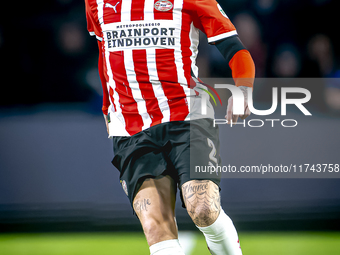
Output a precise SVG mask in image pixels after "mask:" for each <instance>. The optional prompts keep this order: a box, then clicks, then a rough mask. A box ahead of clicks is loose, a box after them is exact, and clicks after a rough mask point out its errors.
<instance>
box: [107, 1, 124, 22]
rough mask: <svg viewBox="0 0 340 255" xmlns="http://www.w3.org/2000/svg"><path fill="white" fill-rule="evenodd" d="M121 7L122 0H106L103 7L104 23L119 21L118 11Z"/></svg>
mask: <svg viewBox="0 0 340 255" xmlns="http://www.w3.org/2000/svg"><path fill="white" fill-rule="evenodd" d="M121 8H122V0H108V1H106V3H105V4H104V7H103V19H104V24H108V23H112V22H120V21H121V18H120V11H121Z"/></svg>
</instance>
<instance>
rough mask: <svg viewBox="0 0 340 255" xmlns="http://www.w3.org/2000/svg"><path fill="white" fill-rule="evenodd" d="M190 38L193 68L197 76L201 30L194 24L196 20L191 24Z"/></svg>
mask: <svg viewBox="0 0 340 255" xmlns="http://www.w3.org/2000/svg"><path fill="white" fill-rule="evenodd" d="M189 38H190V39H191V44H190V50H191V56H190V59H191V70H192V71H193V73H194V75H195V77H198V67H197V66H196V57H197V54H198V43H199V31H198V29H197V28H196V27H195V26H194V22H191V24H190V32H189Z"/></svg>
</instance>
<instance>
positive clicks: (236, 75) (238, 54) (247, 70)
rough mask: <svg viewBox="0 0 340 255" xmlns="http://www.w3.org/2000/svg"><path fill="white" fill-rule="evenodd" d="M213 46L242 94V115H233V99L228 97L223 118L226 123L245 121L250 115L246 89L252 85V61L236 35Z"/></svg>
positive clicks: (253, 73)
mask: <svg viewBox="0 0 340 255" xmlns="http://www.w3.org/2000/svg"><path fill="white" fill-rule="evenodd" d="M215 45H216V47H217V48H218V49H219V51H220V52H221V53H222V55H223V56H224V58H225V59H226V60H227V61H228V63H229V67H230V68H231V71H232V76H233V79H234V81H235V85H236V86H237V87H239V88H240V89H241V90H242V92H243V94H244V109H245V111H244V114H243V115H233V97H230V98H229V100H228V108H227V115H226V116H225V117H226V119H227V120H228V123H230V122H231V121H233V122H237V119H238V117H240V118H241V119H245V118H247V117H248V116H249V115H250V110H249V108H248V93H247V90H248V89H247V88H249V87H250V88H252V87H253V84H254V78H255V65H254V61H253V59H252V57H251V55H250V53H249V51H248V50H247V49H246V48H245V47H244V46H243V44H242V43H241V41H240V39H239V37H238V36H237V35H236V36H232V37H228V38H226V39H224V40H221V41H219V42H216V43H215Z"/></svg>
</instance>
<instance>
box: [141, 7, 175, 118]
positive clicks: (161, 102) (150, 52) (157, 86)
mask: <svg viewBox="0 0 340 255" xmlns="http://www.w3.org/2000/svg"><path fill="white" fill-rule="evenodd" d="M146 2H147V1H146ZM146 60H147V66H148V73H149V79H150V80H149V81H150V82H151V84H152V88H153V92H154V93H155V97H156V98H157V101H158V106H159V108H160V110H161V112H162V114H163V119H162V123H163V122H168V121H170V108H169V104H168V99H167V97H166V96H165V94H164V90H163V88H162V84H161V82H160V81H159V78H158V73H157V67H156V50H155V49H146Z"/></svg>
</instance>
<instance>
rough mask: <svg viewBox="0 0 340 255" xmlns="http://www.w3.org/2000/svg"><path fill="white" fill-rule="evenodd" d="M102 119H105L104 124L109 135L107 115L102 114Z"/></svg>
mask: <svg viewBox="0 0 340 255" xmlns="http://www.w3.org/2000/svg"><path fill="white" fill-rule="evenodd" d="M104 119H105V124H106V131H107V133H108V135H110V133H109V116H108V115H105V114H104Z"/></svg>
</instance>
